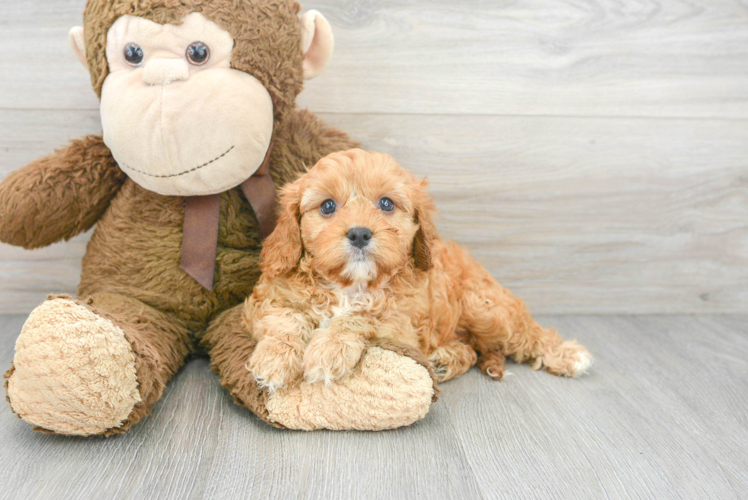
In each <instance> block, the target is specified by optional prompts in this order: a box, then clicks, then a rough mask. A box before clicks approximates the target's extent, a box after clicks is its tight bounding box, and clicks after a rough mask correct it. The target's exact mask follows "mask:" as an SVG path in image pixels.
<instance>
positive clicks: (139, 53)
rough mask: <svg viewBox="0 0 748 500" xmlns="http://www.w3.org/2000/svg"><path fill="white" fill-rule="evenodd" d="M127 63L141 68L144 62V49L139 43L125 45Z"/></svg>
mask: <svg viewBox="0 0 748 500" xmlns="http://www.w3.org/2000/svg"><path fill="white" fill-rule="evenodd" d="M124 55H125V61H127V64H129V65H130V66H140V65H141V63H142V62H143V49H141V48H140V45H138V44H137V43H128V44H127V45H125V51H124Z"/></svg>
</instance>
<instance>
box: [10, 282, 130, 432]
mask: <svg viewBox="0 0 748 500" xmlns="http://www.w3.org/2000/svg"><path fill="white" fill-rule="evenodd" d="M5 378H7V379H8V380H7V381H6V383H5V387H6V389H7V392H8V401H9V402H10V406H11V408H12V409H13V411H14V412H15V413H16V414H18V416H19V417H20V418H22V419H23V420H25V421H26V422H28V423H30V424H32V425H36V426H38V427H40V428H41V429H40V430H46V431H52V432H55V433H58V434H67V435H79V436H90V435H96V434H104V433H106V432H107V431H108V430H110V429H113V428H117V427H119V426H120V425H122V423H123V422H124V421H125V420H126V419H127V417H128V415H130V413H131V411H132V410H133V407H134V406H135V405H136V404H137V403H138V402H139V401H140V393H139V392H138V380H137V377H136V371H135V355H134V353H133V350H132V347H131V346H130V343H129V342H128V341H127V339H126V338H125V334H124V332H123V331H122V329H121V328H119V327H118V326H117V325H115V324H114V323H113V322H112V321H110V320H109V319H106V318H104V317H102V316H99V315H98V314H96V313H95V312H93V311H92V310H91V309H89V308H87V307H85V306H84V305H81V304H80V303H78V302H76V301H74V300H73V299H71V298H67V297H57V298H50V299H49V300H47V301H46V302H44V303H42V304H41V305H40V306H39V307H37V308H36V309H34V311H33V312H32V313H31V315H30V316H29V318H28V319H27V320H26V323H25V324H24V325H23V329H22V331H21V335H20V336H19V337H18V340H17V341H16V354H15V357H14V359H13V365H12V366H11V368H10V370H8V372H7V373H6V374H5Z"/></svg>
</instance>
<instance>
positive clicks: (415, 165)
mask: <svg viewBox="0 0 748 500" xmlns="http://www.w3.org/2000/svg"><path fill="white" fill-rule="evenodd" d="M83 6H84V1H83V0H34V1H31V0H28V1H23V2H6V3H4V4H3V16H2V18H0V47H2V50H1V51H0V52H1V53H2V57H0V178H2V177H4V176H5V175H7V173H9V172H11V171H12V170H15V169H16V168H19V167H21V166H23V165H25V164H26V163H28V162H29V161H31V160H33V159H35V158H37V157H39V156H41V155H44V154H47V153H50V152H52V151H53V150H54V149H55V148H56V147H59V146H61V145H63V144H65V143H66V141H67V140H69V139H72V138H75V137H78V136H81V135H83V134H88V133H99V132H100V127H101V126H100V122H99V117H98V111H97V109H98V102H97V99H96V97H95V95H94V93H93V91H92V90H91V87H90V82H89V78H88V74H87V73H86V71H85V70H84V68H83V67H82V66H81V65H80V64H79V63H78V62H77V60H76V59H75V58H74V56H73V55H72V53H71V51H70V49H69V47H68V42H67V32H68V30H69V28H70V27H71V26H73V25H76V24H81V14H82V10H83ZM304 7H305V8H314V9H317V10H320V11H321V12H323V13H324V14H325V15H326V16H327V18H328V20H329V21H330V23H331V24H332V26H333V30H334V32H335V35H336V50H335V54H334V57H333V62H332V64H331V65H330V67H329V68H328V70H327V71H326V73H324V74H323V75H322V76H320V77H319V78H317V79H316V80H313V81H311V82H309V83H308V84H307V86H306V90H305V91H304V92H303V94H302V95H301V97H300V99H299V103H300V105H301V106H303V107H308V108H309V109H311V110H312V111H314V112H316V113H318V114H319V115H320V116H322V117H323V118H324V119H325V120H326V121H327V122H329V123H331V124H333V125H335V126H338V127H340V128H342V129H343V130H346V131H347V132H349V133H350V134H351V135H352V136H353V137H354V138H357V139H359V140H361V141H363V143H364V146H365V147H366V148H367V149H372V150H379V151H384V152H387V153H390V154H392V155H393V156H395V158H396V159H398V160H399V161H400V163H401V164H403V165H404V166H406V167H408V168H410V169H412V170H414V171H415V172H417V173H418V174H420V175H427V176H428V177H429V178H430V180H431V182H432V193H433V195H434V196H435V198H436V202H437V206H438V207H439V210H440V216H439V218H438V226H439V228H440V231H441V233H442V236H443V237H445V238H449V239H454V240H456V241H458V242H460V243H462V244H464V245H466V246H467V247H468V248H470V249H471V250H472V251H473V253H474V254H475V256H476V257H477V258H478V259H479V260H480V261H481V262H483V263H484V264H485V266H486V267H487V268H488V269H489V270H490V271H491V272H492V274H493V275H494V276H495V277H496V278H497V279H499V281H501V282H502V283H503V284H504V285H506V286H508V287H510V288H511V289H512V290H513V291H514V292H515V293H517V294H518V295H520V296H522V297H523V298H525V300H526V301H527V302H528V304H529V305H530V307H531V308H532V309H533V310H534V311H535V312H543V313H562V314H564V313H729V312H733V313H740V312H742V313H744V312H746V311H747V310H748V2H746V1H745V0H689V1H679V0H649V1H639V0H631V1H629V0H626V1H625V2H621V1H611V0H566V1H560V0H535V1H523V0H519V1H513V2H508V1H503V0H499V1H490V0H461V1H460V2H455V1H454V0H436V1H434V0H431V1H426V0H397V1H395V0H391V1H390V0H383V1H358V2H342V1H333V0H327V1H308V2H305V3H304ZM87 239H88V235H82V236H80V237H77V238H75V239H73V240H72V241H70V242H67V243H60V244H56V245H53V246H51V247H49V248H45V249H41V250H36V251H25V250H21V249H18V248H14V247H10V246H7V245H2V244H0V312H22V311H29V310H31V309H32V308H33V307H34V306H35V305H37V304H38V303H39V302H40V301H41V300H43V298H44V297H45V296H46V294H47V293H49V292H74V290H75V287H76V285H77V282H78V276H79V273H80V259H81V257H82V255H83V252H84V250H85V246H86V241H87Z"/></svg>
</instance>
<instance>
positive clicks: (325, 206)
mask: <svg viewBox="0 0 748 500" xmlns="http://www.w3.org/2000/svg"><path fill="white" fill-rule="evenodd" d="M336 209H337V205H335V201H334V200H325V201H323V202H322V205H320V207H319V211H320V213H322V215H331V214H333V213H335V210H336Z"/></svg>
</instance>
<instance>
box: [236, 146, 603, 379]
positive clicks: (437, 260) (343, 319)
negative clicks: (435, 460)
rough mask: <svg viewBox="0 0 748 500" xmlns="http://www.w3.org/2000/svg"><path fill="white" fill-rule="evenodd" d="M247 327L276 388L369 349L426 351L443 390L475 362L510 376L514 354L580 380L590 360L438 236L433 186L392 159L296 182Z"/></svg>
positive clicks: (358, 162)
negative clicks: (507, 367)
mask: <svg viewBox="0 0 748 500" xmlns="http://www.w3.org/2000/svg"><path fill="white" fill-rule="evenodd" d="M281 203H282V206H283V213H282V214H281V216H280V219H279V222H278V225H277V227H276V229H275V232H273V233H272V235H271V236H270V237H269V238H268V239H267V241H266V242H265V245H264V247H263V250H262V260H263V268H262V270H263V274H262V276H261V278H260V281H259V283H258V284H257V285H256V286H255V289H254V292H253V294H252V296H251V297H250V298H249V299H248V300H247V303H246V309H245V319H246V321H247V322H248V323H249V324H250V325H251V328H250V331H252V332H253V335H254V336H255V339H256V340H257V342H258V343H257V347H256V349H255V351H254V353H253V354H252V355H251V357H250V359H249V360H248V365H247V368H248V369H249V370H251V372H252V374H253V375H254V377H255V379H256V380H257V381H258V382H259V383H260V384H261V385H262V386H264V387H267V388H268V389H269V390H270V391H274V390H276V389H280V388H282V387H284V386H287V385H293V384H295V383H297V382H299V381H301V380H302V377H303V378H305V379H306V380H307V381H309V382H317V381H324V382H326V383H330V382H332V381H335V380H337V379H340V378H342V377H345V376H346V375H348V374H350V373H351V372H352V370H353V368H354V366H355V365H356V364H357V363H358V361H359V359H360V358H361V354H362V353H363V352H364V350H365V349H366V347H367V345H368V343H369V342H370V341H373V340H375V339H392V340H397V341H400V342H403V343H406V344H409V345H411V346H413V347H417V348H419V349H420V350H421V351H423V352H424V354H426V355H427V356H428V357H429V359H430V361H431V362H432V364H433V365H434V368H435V371H436V373H437V376H438V378H439V380H440V381H445V380H449V379H451V378H453V377H456V376H458V375H461V374H463V373H465V372H466V371H467V370H468V369H469V368H470V367H471V366H473V365H474V364H475V363H476V362H478V360H479V358H480V362H479V366H480V368H481V369H482V370H483V372H484V373H486V374H487V375H489V376H490V377H492V378H495V379H500V378H501V377H502V375H503V370H504V357H505V356H512V357H513V358H514V359H515V360H516V361H518V362H523V361H528V362H531V363H532V367H533V368H534V369H539V368H541V367H542V368H544V369H546V370H547V371H548V372H550V373H553V374H555V375H568V376H575V375H578V374H580V373H582V372H584V371H585V370H586V369H587V367H589V365H590V363H591V361H592V357H591V356H590V353H589V352H588V351H587V349H585V348H584V347H583V346H581V345H579V344H577V343H576V341H564V340H563V339H562V338H561V337H560V336H559V335H558V334H557V333H556V332H555V331H553V330H550V329H546V328H543V327H541V326H540V325H539V324H537V323H536V322H535V321H533V319H532V317H531V316H530V313H529V312H528V311H527V309H526V307H525V305H524V303H523V302H522V301H521V300H520V299H518V298H516V297H514V296H513V295H512V294H511V293H510V292H509V291H508V290H506V289H505V288H502V287H501V286H500V285H499V284H498V283H497V282H496V281H495V280H494V279H493V278H492V277H491V275H490V274H489V273H488V272H487V271H486V270H485V269H484V268H483V266H482V265H480V264H479V263H477V262H475V261H473V259H472V258H471V256H470V255H469V253H468V252H467V251H466V250H465V249H463V248H460V247H458V246H457V245H456V244H454V243H451V242H443V241H441V240H440V239H439V237H438V235H437V232H436V229H435V228H434V225H433V223H432V213H433V210H434V209H433V206H432V203H431V198H430V197H429V195H428V194H427V192H426V182H425V181H424V180H417V179H415V178H414V177H413V175H412V174H411V173H410V172H408V171H406V170H404V169H403V168H401V167H400V166H399V165H398V164H397V163H396V162H395V160H394V159H393V158H392V157H390V156H388V155H385V154H381V153H368V152H365V151H362V150H360V149H353V150H350V151H347V152H344V153H334V154H331V155H329V156H327V157H325V158H323V159H322V160H320V161H319V163H317V165H316V166H315V167H314V168H312V169H311V170H310V171H309V172H308V173H307V174H306V175H304V176H303V177H301V178H300V179H299V180H297V181H296V182H294V183H291V184H288V185H286V187H285V188H284V190H283V194H282V201H281Z"/></svg>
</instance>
